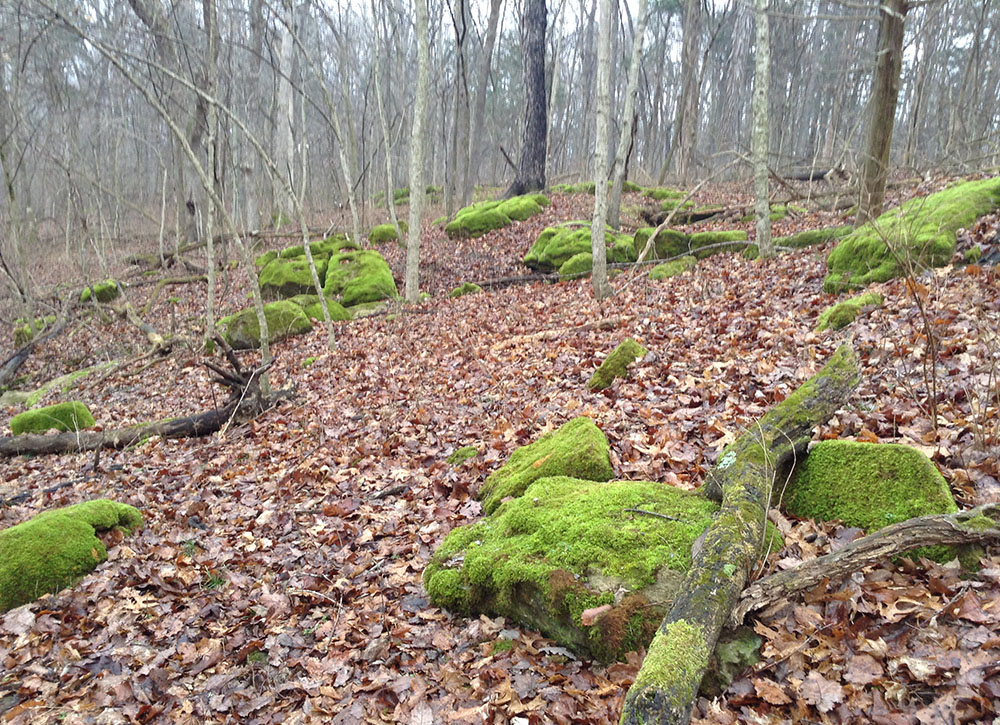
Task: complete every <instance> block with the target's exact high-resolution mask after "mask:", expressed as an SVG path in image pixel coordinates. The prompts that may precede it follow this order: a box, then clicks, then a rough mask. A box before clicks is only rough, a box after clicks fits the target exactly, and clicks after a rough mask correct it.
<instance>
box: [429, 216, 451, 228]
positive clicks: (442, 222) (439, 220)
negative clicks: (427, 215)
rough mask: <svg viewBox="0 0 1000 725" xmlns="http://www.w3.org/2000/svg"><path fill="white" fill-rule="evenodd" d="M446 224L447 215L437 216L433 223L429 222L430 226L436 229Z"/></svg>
mask: <svg viewBox="0 0 1000 725" xmlns="http://www.w3.org/2000/svg"><path fill="white" fill-rule="evenodd" d="M447 223H448V215H447V214H446V215H445V216H439V217H438V218H437V219H435V220H434V221H432V222H431V224H433V225H434V226H436V227H441V226H444V225H445V224H447Z"/></svg>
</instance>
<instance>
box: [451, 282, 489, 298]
mask: <svg viewBox="0 0 1000 725" xmlns="http://www.w3.org/2000/svg"><path fill="white" fill-rule="evenodd" d="M482 291H483V288H482V287H480V286H479V285H478V284H476V283H475V282H466V283H464V284H460V285H459V286H458V287H456V288H455V289H453V290H452V291H451V292H449V293H448V296H449V297H463V296H465V295H474V294H476V293H477V292H482Z"/></svg>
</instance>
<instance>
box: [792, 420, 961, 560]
mask: <svg viewBox="0 0 1000 725" xmlns="http://www.w3.org/2000/svg"><path fill="white" fill-rule="evenodd" d="M782 498H783V501H784V507H785V510H787V511H788V512H789V513H791V514H793V515H795V516H800V517H804V518H814V519H821V520H825V521H831V520H834V519H840V520H841V521H843V522H844V524H845V525H847V526H855V527H858V528H860V529H863V530H864V531H865V532H866V533H871V532H873V531H877V530H878V529H881V528H883V527H885V526H888V525H890V524H895V523H899V522H900V521H906V520H907V519H911V518H913V517H915V516H926V515H929V514H947V513H954V512H955V511H958V506H957V505H956V504H955V500H954V498H952V495H951V491H950V490H949V489H948V484H947V483H945V480H944V477H942V476H941V473H940V472H939V471H938V470H937V468H935V466H934V464H933V463H932V462H931V461H930V459H928V458H927V456H925V455H924V454H923V453H921V452H920V451H918V450H917V449H916V448H910V447H908V446H903V445H896V444H873V443H856V442H854V441H836V440H831V441H821V442H819V443H817V444H816V445H815V446H813V448H812V450H810V451H809V454H808V455H807V456H806V458H805V460H804V461H802V462H801V463H799V465H798V466H796V469H795V472H794V474H793V475H792V479H791V481H790V482H789V484H788V486H787V487H786V489H785V492H784V495H783V497H782ZM919 553H920V554H921V555H923V556H931V557H932V558H935V559H939V560H947V559H950V558H953V557H954V556H955V553H954V550H953V549H952V548H951V547H930V548H929V549H923V550H920V552H919Z"/></svg>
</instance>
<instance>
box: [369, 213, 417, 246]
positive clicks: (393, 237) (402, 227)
mask: <svg viewBox="0 0 1000 725" xmlns="http://www.w3.org/2000/svg"><path fill="white" fill-rule="evenodd" d="M409 230H410V225H409V224H407V223H406V222H404V221H403V220H402V219H400V220H399V231H400V232H402V233H403V234H406V233H407V232H408V231H409ZM368 241H369V242H371V243H372V244H385V243H386V242H398V241H399V235H397V234H396V227H394V226H393V225H392V224H379V225H377V226H374V227H372V230H371V231H370V232H368Z"/></svg>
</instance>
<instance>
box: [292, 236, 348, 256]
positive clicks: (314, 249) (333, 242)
mask: <svg viewBox="0 0 1000 725" xmlns="http://www.w3.org/2000/svg"><path fill="white" fill-rule="evenodd" d="M358 249H361V247H359V246H358V245H357V244H356V243H355V242H352V241H351V240H350V239H348V238H347V235H345V234H334V235H333V236H330V237H327V238H326V239H321V240H319V241H316V242H309V251H310V252H311V253H312V255H313V257H314V258H316V257H326V258H329V257H330V256H331V255H334V254H339V253H340V252H353V251H357V250H358ZM305 254H306V251H305V248H304V247H303V246H302V245H301V244H296V245H295V246H293V247H285V248H284V249H282V250H281V252H279V254H278V256H279V257H281V258H282V259H296V258H298V257H304V256H305Z"/></svg>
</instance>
